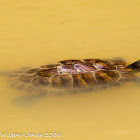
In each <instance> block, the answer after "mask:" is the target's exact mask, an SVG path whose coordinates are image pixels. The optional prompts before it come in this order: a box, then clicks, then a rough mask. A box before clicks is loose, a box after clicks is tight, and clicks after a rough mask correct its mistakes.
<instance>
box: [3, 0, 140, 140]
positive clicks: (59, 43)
mask: <svg viewBox="0 0 140 140" xmlns="http://www.w3.org/2000/svg"><path fill="white" fill-rule="evenodd" d="M139 7H140V1H138V0H133V1H131V0H123V1H122V0H118V1H112V0H106V1H104V0H92V1H91V0H70V1H68V0H28V1H25V0H12V1H11V0H5V1H0V13H1V15H0V59H1V61H0V71H1V72H7V71H8V72H11V71H14V70H17V69H19V68H22V67H36V66H40V65H44V64H51V63H56V62H57V61H60V60H63V59H82V58H83V59H86V58H102V59H107V58H114V57H118V56H119V57H123V58H125V59H126V60H127V61H128V63H132V62H134V61H136V60H139V59H140V57H139V52H140V47H139V46H140V43H139V42H140V41H139V38H140V8H139ZM25 94H27V93H25V91H18V90H16V89H13V88H9V87H8V77H6V76H0V111H1V115H0V132H1V133H4V132H13V133H21V134H27V133H28V132H30V133H42V134H44V133H45V132H57V133H58V132H60V133H61V134H62V137H61V138H48V139H52V140H53V139H61V140H71V139H73V140H78V139H80V140H85V139H86V140H112V139H113V140H118V139H119V140H132V139H135V140H139V139H140V134H139V130H140V119H139V118H140V102H139V100H140V87H139V85H138V84H137V85H136V84H134V83H133V82H130V83H127V84H124V85H122V86H121V87H116V88H110V89H106V90H99V91H96V92H91V93H82V94H76V95H64V96H51V97H44V98H40V99H39V100H36V101H35V102H34V103H33V104H32V103H31V104H29V105H27V106H20V105H18V104H14V103H13V102H12V101H13V100H14V99H16V98H18V97H21V96H23V95H25ZM29 94H30V93H29ZM6 139H8V138H6ZM14 139H25V137H21V138H14ZM31 139H39V138H34V137H32V138H31ZM40 139H47V138H44V137H42V138H40Z"/></svg>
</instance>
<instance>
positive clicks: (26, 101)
mask: <svg viewBox="0 0 140 140" xmlns="http://www.w3.org/2000/svg"><path fill="white" fill-rule="evenodd" d="M45 96H47V92H44V93H43V92H42V93H40V94H35V95H25V96H20V97H18V98H16V99H14V100H12V104H14V105H16V106H20V107H30V106H32V105H34V103H35V102H37V101H38V100H40V99H42V98H44V97H45Z"/></svg>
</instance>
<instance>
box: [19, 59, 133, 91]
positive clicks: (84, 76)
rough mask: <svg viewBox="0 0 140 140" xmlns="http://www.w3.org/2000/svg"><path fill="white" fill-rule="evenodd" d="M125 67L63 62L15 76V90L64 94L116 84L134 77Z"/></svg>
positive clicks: (122, 63)
mask: <svg viewBox="0 0 140 140" xmlns="http://www.w3.org/2000/svg"><path fill="white" fill-rule="evenodd" d="M125 64H126V63H125V61H120V60H100V59H85V60H64V61H60V62H59V63H57V64H51V65H43V66H40V67H39V68H34V69H29V70H27V71H24V72H21V73H19V74H17V75H16V80H17V82H18V83H20V86H17V87H18V88H19V87H21V89H22V88H23V87H24V89H28V88H30V89H32V91H33V92H35V91H36V90H38V91H43V92H48V91H49V93H52V92H54V91H55V92H59V93H61V92H63V91H64V92H65V93H67V92H68V91H70V92H75V91H76V92H77V91H82V90H83V91H84V90H85V89H86V90H87V91H88V90H89V89H95V88H96V87H97V88H98V87H101V86H103V87H104V86H105V87H106V86H114V85H119V84H121V83H122V82H126V81H129V80H132V79H133V78H134V77H133V75H132V74H131V73H130V71H131V70H129V69H127V68H125ZM17 82H16V83H17ZM22 84H23V85H24V86H21V85H22Z"/></svg>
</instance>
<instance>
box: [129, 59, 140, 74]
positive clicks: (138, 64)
mask: <svg viewBox="0 0 140 140" xmlns="http://www.w3.org/2000/svg"><path fill="white" fill-rule="evenodd" d="M126 68H128V69H132V70H134V71H138V72H140V60H138V61H136V62H134V63H132V64H130V65H128V66H127V67H126Z"/></svg>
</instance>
